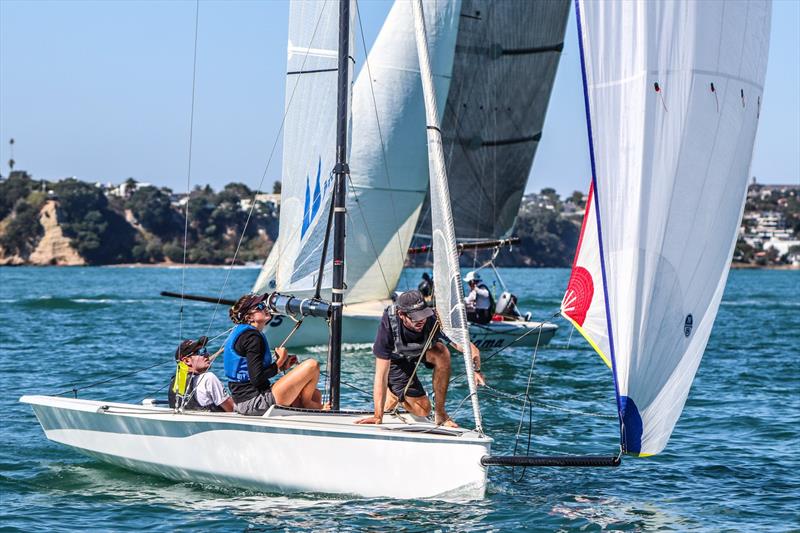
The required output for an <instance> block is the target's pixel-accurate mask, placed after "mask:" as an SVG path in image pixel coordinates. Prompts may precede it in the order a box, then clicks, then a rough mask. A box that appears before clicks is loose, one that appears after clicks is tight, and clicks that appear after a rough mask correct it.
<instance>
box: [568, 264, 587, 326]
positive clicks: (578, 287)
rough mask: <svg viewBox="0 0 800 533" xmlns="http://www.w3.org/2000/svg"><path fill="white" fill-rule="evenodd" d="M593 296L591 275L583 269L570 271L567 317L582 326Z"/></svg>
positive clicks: (578, 268) (576, 268)
mask: <svg viewBox="0 0 800 533" xmlns="http://www.w3.org/2000/svg"><path fill="white" fill-rule="evenodd" d="M593 296H594V282H593V281H592V275H591V274H590V273H589V271H588V270H586V269H585V268H583V267H580V266H579V267H575V268H573V269H572V275H571V276H570V278H569V284H568V285H567V298H569V299H570V309H569V311H567V313H566V314H567V315H568V316H569V317H570V318H571V319H572V320H574V321H575V322H576V323H577V324H578V325H579V326H583V322H584V321H585V320H586V313H587V312H588V311H589V306H590V305H592V297H593Z"/></svg>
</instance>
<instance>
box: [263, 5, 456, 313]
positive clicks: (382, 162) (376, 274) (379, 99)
mask: <svg viewBox="0 0 800 533" xmlns="http://www.w3.org/2000/svg"><path fill="white" fill-rule="evenodd" d="M460 4H461V3H460V2H459V1H456V2H437V1H430V2H426V15H425V16H426V22H427V24H428V27H429V37H430V38H429V43H430V49H431V63H432V68H433V73H434V83H435V85H436V90H437V92H438V94H440V95H444V97H446V95H447V90H448V88H449V84H450V73H451V70H452V67H453V50H454V48H455V42H456V34H457V31H458V18H459V9H460ZM334 5H335V4H334ZM332 74H333V76H334V78H333V79H334V81H333V82H332V83H335V73H332ZM370 74H371V75H372V80H371V81H370ZM288 90H289V87H288V86H287V91H288ZM330 98H335V91H334V94H333V96H330ZM440 103H441V104H442V107H444V101H443V100H442V101H441V102H440ZM292 105H293V106H294V105H297V102H296V101H295V102H294V103H293V104H292ZM313 109H314V110H315V111H317V110H321V109H323V108H322V105H318V106H317V105H314V107H313ZM334 110H335V106H334ZM318 114H319V113H316V114H315V116H317V115H318ZM334 116H335V112H334ZM288 118H289V117H287V121H288ZM331 127H333V126H331ZM351 132H352V139H353V141H352V143H350V145H351V147H352V148H351V154H350V159H349V160H350V170H351V177H350V180H349V183H348V184H347V190H348V194H347V246H346V248H345V254H346V255H345V264H346V267H347V271H346V280H345V281H346V283H347V292H346V293H345V303H347V304H352V303H358V302H366V301H372V300H381V299H387V298H389V297H390V296H391V293H392V291H394V289H395V286H396V285H397V280H398V279H399V278H400V273H401V271H402V269H403V264H404V261H405V256H406V251H407V250H408V246H409V243H410V241H411V236H412V234H413V230H414V226H415V224H416V222H417V217H418V215H419V210H420V205H421V204H422V202H423V200H424V199H425V194H426V193H427V188H428V169H427V147H426V144H425V142H426V140H425V109H424V103H423V99H422V86H421V85H420V77H419V63H418V60H417V50H416V45H415V43H414V19H413V15H412V11H411V4H410V2H405V1H398V2H396V3H395V4H394V6H392V9H391V11H390V12H389V15H388V16H387V18H386V21H385V22H384V25H383V27H382V29H381V31H380V33H379V34H378V37H377V39H376V40H375V43H374V45H373V47H372V49H371V50H370V52H369V70H368V69H367V68H366V67H364V68H362V70H361V72H360V74H359V75H358V78H357V80H356V82H355V84H354V87H353V105H352V128H351ZM316 135H317V133H316V132H315V133H314V136H315V137H316ZM319 135H320V136H321V135H322V134H319ZM321 138H322V137H321ZM330 139H333V137H330ZM330 144H331V146H333V141H331V143H330ZM331 153H333V152H331ZM284 157H286V153H285V154H284ZM331 161H333V159H331ZM324 168H325V167H324V165H323V169H324ZM332 168H333V165H332V164H331V166H330V167H329V168H328V172H329V171H330V170H331V169H332ZM324 172H325V171H324V170H323V173H324ZM297 176H300V180H301V181H300V183H299V184H298V185H297V187H295V188H296V189H297V190H298V191H300V192H299V193H298V194H300V196H299V197H298V198H303V197H304V196H303V193H304V191H305V175H304V174H302V173H301V174H295V175H294V178H297ZM292 178H293V176H290V175H287V174H285V175H284V183H283V191H284V194H282V205H281V221H280V225H281V226H280V227H281V234H280V237H279V238H278V242H277V243H276V244H275V246H274V248H273V252H272V253H271V254H270V256H269V258H268V259H267V262H266V264H265V265H264V268H263V270H262V273H261V275H260V276H259V279H258V281H257V282H256V284H255V287H254V289H253V290H254V291H256V292H261V291H264V290H275V289H276V288H277V289H280V290H285V289H284V287H286V286H284V285H281V284H280V283H276V284H272V283H271V281H272V280H274V279H276V278H277V279H280V276H276V271H278V266H277V265H278V263H279V261H278V259H279V258H282V259H281V262H287V257H286V249H287V248H288V246H286V245H284V244H283V240H284V236H283V235H284V230H283V228H284V227H288V228H297V227H299V224H300V222H299V221H300V220H301V219H300V218H298V217H297V216H294V217H293V218H291V219H287V220H288V221H287V223H286V224H287V225H286V226H284V209H285V208H284V205H285V204H284V203H283V202H285V200H284V199H285V198H287V195H286V192H287V181H289V180H290V179H292ZM323 204H324V202H323ZM324 205H326V204H324ZM324 205H323V207H324ZM320 211H322V209H320ZM325 216H326V214H325V213H322V214H321V215H319V216H318V218H319V220H321V221H322V224H323V225H324V223H325V218H324V217H325ZM290 233H292V234H294V233H296V230H290ZM313 259H314V260H316V264H317V265H319V257H318V256H315V257H314V258H313ZM306 262H307V263H310V262H311V261H310V260H307V261H306ZM328 286H330V283H328ZM295 292H296V291H295Z"/></svg>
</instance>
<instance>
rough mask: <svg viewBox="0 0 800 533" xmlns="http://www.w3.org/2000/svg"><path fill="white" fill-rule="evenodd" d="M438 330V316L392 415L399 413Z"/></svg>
mask: <svg viewBox="0 0 800 533" xmlns="http://www.w3.org/2000/svg"><path fill="white" fill-rule="evenodd" d="M438 330H439V317H438V316H437V317H436V322H435V323H434V324H433V328H431V332H430V334H428V338H427V339H426V340H425V346H424V347H423V348H422V353H421V354H420V356H419V358H418V359H417V364H415V365H414V371H413V372H411V376H409V378H408V382H407V383H406V386H405V387H404V388H403V394H402V395H401V397H400V398H398V399H397V403H396V404H395V405H394V409H392V412H391V413H389V414H391V415H396V414H397V410H398V409H399V408H400V404H401V403H403V401H404V400H405V398H406V392H408V388H409V387H410V386H411V380H412V379H414V376H416V375H417V369H418V368H419V364H420V363H421V362H422V360H423V359H424V358H425V354H426V353H427V352H428V348H430V347H431V343H432V341H433V337H434V336H435V335H436V332H437V331H438ZM443 423H444V421H443Z"/></svg>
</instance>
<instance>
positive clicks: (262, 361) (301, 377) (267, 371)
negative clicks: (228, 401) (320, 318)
mask: <svg viewBox="0 0 800 533" xmlns="http://www.w3.org/2000/svg"><path fill="white" fill-rule="evenodd" d="M266 299H267V295H266V294H262V295H255V294H245V295H244V296H242V297H241V298H239V300H238V301H237V302H236V303H235V304H234V305H233V306H232V307H231V308H230V312H229V314H230V317H231V320H232V321H233V323H234V324H237V325H236V327H234V328H233V331H232V332H231V334H230V335H229V336H228V339H227V340H226V341H225V348H224V352H223V354H224V355H223V357H224V361H225V376H226V377H227V378H228V387H229V388H230V390H231V394H232V395H233V401H234V402H235V403H236V407H235V409H236V412H237V413H241V414H243V415H252V416H261V415H263V414H264V413H266V412H267V410H268V409H269V408H270V407H271V406H272V405H275V404H277V405H286V406H292V407H303V408H306V409H321V408H322V393H320V391H319V390H317V381H319V363H318V362H317V361H316V359H307V360H305V361H303V362H302V363H300V364H299V365H298V364H297V357H296V356H294V355H289V352H288V351H287V350H286V348H276V349H275V355H276V356H277V359H276V360H275V361H273V360H272V350H270V348H269V342H268V341H267V336H266V335H265V334H264V333H263V331H264V328H265V327H266V325H267V323H269V321H270V320H272V315H271V314H270V313H269V311H268V310H267V306H266V303H265V300H266ZM293 365H297V367H296V368H295V369H294V370H292V371H290V372H288V373H287V374H285V375H284V376H283V377H282V378H280V379H279V380H278V381H276V382H275V383H274V384H270V381H269V379H270V378H272V377H274V376H275V375H277V373H278V371H280V370H283V371H288V370H289V369H290V368H291V367H292V366H293Z"/></svg>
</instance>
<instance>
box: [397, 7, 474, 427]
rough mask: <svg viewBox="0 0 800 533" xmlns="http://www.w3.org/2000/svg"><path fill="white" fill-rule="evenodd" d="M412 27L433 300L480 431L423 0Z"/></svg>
mask: <svg viewBox="0 0 800 533" xmlns="http://www.w3.org/2000/svg"><path fill="white" fill-rule="evenodd" d="M413 7H414V28H415V32H416V41H417V50H418V52H419V66H420V73H421V78H422V87H423V92H424V98H425V120H426V125H427V126H426V129H427V132H428V161H429V163H428V166H429V173H430V191H431V222H432V225H433V232H432V239H431V242H432V244H433V249H434V255H433V279H434V283H433V286H434V291H435V299H436V311H437V313H438V315H439V320H440V322H441V327H442V330H443V331H444V332H445V334H446V335H447V336H448V337H450V338H451V339H452V340H454V341H455V342H457V343H458V344H459V345H461V346H462V348H463V350H464V363H465V367H466V374H467V382H468V385H469V391H470V395H471V400H472V410H473V414H474V417H475V427H476V429H478V431H480V430H481V414H480V406H479V404H478V395H477V393H476V385H475V377H474V375H473V372H472V353H471V352H472V350H471V344H470V340H469V324H468V323H467V311H466V306H465V305H464V293H463V289H462V283H461V271H460V269H459V265H458V250H457V249H456V237H455V230H454V229H453V216H452V213H451V211H450V195H449V192H448V185H447V172H446V170H445V164H444V152H443V150H442V133H441V131H440V129H439V114H438V109H437V102H436V90H435V88H434V85H433V77H432V75H431V66H430V56H429V53H428V43H427V37H426V31H425V20H424V18H423V7H422V0H415V1H414V2H413Z"/></svg>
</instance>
